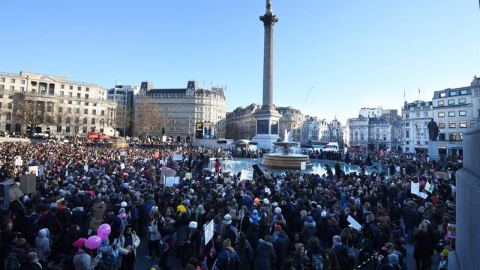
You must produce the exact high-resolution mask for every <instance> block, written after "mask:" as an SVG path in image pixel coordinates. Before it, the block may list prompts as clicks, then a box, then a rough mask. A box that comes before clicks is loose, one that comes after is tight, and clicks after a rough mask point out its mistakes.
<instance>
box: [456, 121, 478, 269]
mask: <svg viewBox="0 0 480 270" xmlns="http://www.w3.org/2000/svg"><path fill="white" fill-rule="evenodd" d="M479 157H480V126H477V127H475V128H473V129H471V130H469V131H467V132H466V133H465V136H464V140H463V162H464V166H463V169H461V170H459V171H458V172H457V174H456V178H457V186H456V187H457V193H456V204H457V209H456V213H457V217H456V219H457V228H456V234H457V240H456V241H457V242H456V250H455V252H451V253H450V254H449V262H448V264H449V267H448V269H464V270H467V269H478V268H479V265H480V256H478V254H480V242H479V241H478V239H480V227H479V226H478V221H479V218H478V217H480V207H478V202H479V201H480V158H479Z"/></svg>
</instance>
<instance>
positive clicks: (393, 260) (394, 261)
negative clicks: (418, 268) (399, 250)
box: [388, 253, 398, 265]
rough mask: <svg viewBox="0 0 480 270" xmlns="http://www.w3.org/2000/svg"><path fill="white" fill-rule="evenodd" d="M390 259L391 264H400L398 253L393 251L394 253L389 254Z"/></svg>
mask: <svg viewBox="0 0 480 270" xmlns="http://www.w3.org/2000/svg"><path fill="white" fill-rule="evenodd" d="M388 261H389V262H390V263H391V264H393V265H396V264H398V256H397V254H395V253H392V254H390V255H388Z"/></svg>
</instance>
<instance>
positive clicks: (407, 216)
mask: <svg viewBox="0 0 480 270" xmlns="http://www.w3.org/2000/svg"><path fill="white" fill-rule="evenodd" d="M402 216H403V221H404V222H405V226H406V227H415V226H416V225H417V220H418V213H417V211H416V210H415V209H413V208H412V207H410V206H405V207H404V208H403V209H402Z"/></svg>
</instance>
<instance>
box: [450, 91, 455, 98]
mask: <svg viewBox="0 0 480 270" xmlns="http://www.w3.org/2000/svg"><path fill="white" fill-rule="evenodd" d="M449 94H450V96H451V97H453V96H456V95H457V92H456V91H450V92H449Z"/></svg>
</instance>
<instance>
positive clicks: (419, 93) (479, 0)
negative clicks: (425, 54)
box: [418, 0, 480, 95]
mask: <svg viewBox="0 0 480 270" xmlns="http://www.w3.org/2000/svg"><path fill="white" fill-rule="evenodd" d="M479 1H480V0H479ZM418 94H419V95H420V88H418Z"/></svg>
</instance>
